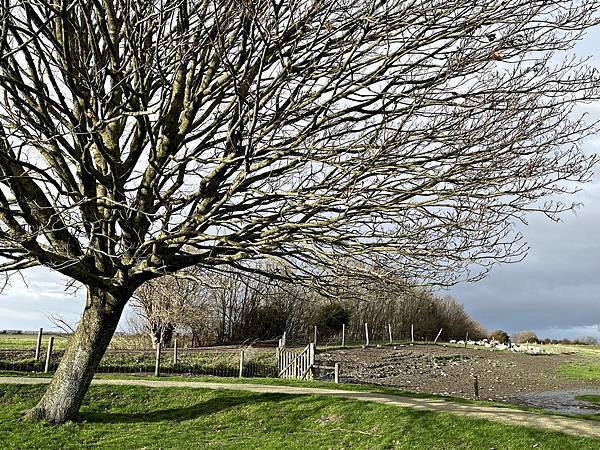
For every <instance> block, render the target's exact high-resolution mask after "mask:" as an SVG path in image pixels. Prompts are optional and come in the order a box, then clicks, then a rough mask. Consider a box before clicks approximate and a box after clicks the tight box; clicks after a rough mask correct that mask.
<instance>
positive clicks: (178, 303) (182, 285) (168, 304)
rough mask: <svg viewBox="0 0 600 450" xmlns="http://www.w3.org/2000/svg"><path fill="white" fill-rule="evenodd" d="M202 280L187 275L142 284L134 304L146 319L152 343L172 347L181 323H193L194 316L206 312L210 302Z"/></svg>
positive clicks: (145, 322) (145, 323) (135, 295)
mask: <svg viewBox="0 0 600 450" xmlns="http://www.w3.org/2000/svg"><path fill="white" fill-rule="evenodd" d="M199 294H200V292H199V289H198V283H197V282H196V281H195V280H193V279H189V278H185V277H174V276H165V277H162V278H160V279H158V280H154V281H150V282H148V283H145V284H143V285H142V286H140V287H139V288H138V289H137V291H136V292H135V294H134V295H133V300H132V306H133V307H134V308H135V309H136V310H137V313H138V314H139V315H140V316H141V317H142V318H143V323H144V326H145V328H146V330H145V331H146V333H147V334H148V335H149V336H150V338H151V339H152V345H153V346H154V347H156V346H157V345H158V344H159V343H160V344H161V345H163V346H170V345H171V341H172V338H173V333H174V332H175V328H176V327H177V325H180V326H181V325H184V324H189V323H191V316H194V315H196V311H197V312H200V313H201V312H204V311H203V310H204V304H205V303H206V301H205V299H204V297H203V296H201V295H199Z"/></svg>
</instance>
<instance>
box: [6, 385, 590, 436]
mask: <svg viewBox="0 0 600 450" xmlns="http://www.w3.org/2000/svg"><path fill="white" fill-rule="evenodd" d="M49 382H50V379H49V378H27V377H2V378H0V384H47V383H49ZM92 384H95V385H118V386H143V387H151V388H157V387H178V388H195V389H227V390H237V391H249V392H257V393H276V394H291V395H321V396H328V397H338V398H348V399H353V400H360V401H367V402H373V403H381V404H384V405H391V406H400V407H402V408H413V409H417V410H421V411H433V412H441V413H448V414H455V415H459V416H465V417H471V418H476V419H485V420H492V421H495V422H501V423H504V424H508V425H517V426H528V427H533V428H538V429H543V430H551V431H559V432H562V433H568V434H573V435H577V436H586V437H593V438H600V426H599V424H598V422H594V421H589V420H580V419H573V418H569V417H563V416H556V415H544V414H536V413H532V412H526V411H519V410H516V409H509V408H494V407H489V406H479V405H467V404H461V403H453V402H448V401H444V400H435V399H426V398H410V397H400V396H396V395H388V394H376V393H369V392H355V391H345V390H337V389H323V388H306V387H293V386H273V385H261V384H228V383H207V382H196V381H150V380H103V379H96V380H93V381H92Z"/></svg>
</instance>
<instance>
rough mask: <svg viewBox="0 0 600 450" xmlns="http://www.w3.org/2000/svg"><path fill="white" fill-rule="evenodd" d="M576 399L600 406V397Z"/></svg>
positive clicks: (583, 396)
mask: <svg viewBox="0 0 600 450" xmlns="http://www.w3.org/2000/svg"><path fill="white" fill-rule="evenodd" d="M575 398H576V399H577V400H581V401H584V402H590V403H594V404H596V405H598V406H600V395H578V396H577V397H575Z"/></svg>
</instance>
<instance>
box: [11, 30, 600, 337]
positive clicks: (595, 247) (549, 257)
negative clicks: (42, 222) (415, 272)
mask: <svg viewBox="0 0 600 450" xmlns="http://www.w3.org/2000/svg"><path fill="white" fill-rule="evenodd" d="M597 42H600V31H595V32H594V33H592V34H590V35H588V37H587V38H586V39H585V40H584V41H583V42H582V43H581V44H580V45H579V46H578V48H577V53H578V54H580V55H582V56H588V55H593V54H594V53H595V52H597V51H598V48H597V47H598V45H597V44H596V43H597ZM595 64H596V65H597V66H599V67H600V58H596V62H595ZM586 109H587V110H588V111H589V112H590V113H592V115H593V116H595V117H600V105H589V106H587V107H586ZM584 148H585V151H586V152H588V153H600V137H599V138H598V139H597V140H596V139H594V140H589V141H587V142H586V143H585V147H584ZM596 172H600V167H598V168H597V169H596ZM571 200H574V201H578V202H582V203H583V204H584V206H583V207H582V208H581V209H580V210H578V211H577V214H576V215H575V214H566V215H564V216H563V220H562V222H560V223H554V222H552V221H551V220H549V219H547V218H546V217H542V216H530V218H529V224H528V225H527V226H526V227H520V228H519V229H520V230H521V232H522V233H523V235H524V236H525V239H526V240H527V242H528V243H529V245H530V247H531V250H530V252H529V255H528V257H527V258H526V259H525V261H523V262H520V263H518V264H511V265H504V266H497V267H496V268H495V269H494V270H493V271H492V273H491V274H490V276H489V277H488V278H486V279H485V280H483V281H480V282H478V283H473V284H462V285H458V286H456V287H454V288H453V289H451V293H452V294H453V295H455V296H456V297H457V298H458V300H459V301H460V302H462V303H463V304H464V305H465V307H466V309H467V311H468V312H469V313H470V314H471V315H472V316H473V317H474V318H475V319H477V320H479V321H480V322H481V323H482V324H483V325H484V326H485V327H487V328H488V329H489V330H492V329H496V328H501V329H504V330H507V331H509V332H510V333H512V332H515V331H522V330H533V331H535V332H536V333H537V334H538V335H539V336H540V337H550V338H554V337H569V338H573V337H579V336H588V335H593V336H596V337H598V338H600V175H598V173H597V174H596V176H595V178H594V180H593V182H592V183H590V184H587V185H585V186H583V191H582V192H581V193H580V194H578V195H577V196H576V197H575V198H572V199H571ZM26 276H27V278H26V281H27V283H25V282H24V281H23V280H19V279H13V280H12V284H11V286H10V287H9V288H8V289H6V290H5V292H4V294H3V295H0V330H2V329H23V330H34V329H37V328H39V327H44V328H47V329H49V328H51V327H52V326H51V323H50V321H49V320H48V317H47V315H48V314H49V313H55V314H56V313H57V314H60V315H61V316H63V317H64V318H65V319H66V320H67V321H69V322H71V323H74V322H76V321H77V319H78V317H79V315H80V314H81V311H82V308H83V304H84V291H83V290H80V291H78V292H74V293H73V292H66V290H65V285H66V280H65V278H64V277H62V276H61V275H58V274H56V273H50V272H49V271H48V270H46V269H43V268H36V269H31V270H29V271H27V272H26Z"/></svg>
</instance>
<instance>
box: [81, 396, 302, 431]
mask: <svg viewBox="0 0 600 450" xmlns="http://www.w3.org/2000/svg"><path fill="white" fill-rule="evenodd" d="M294 397H296V396H294V395H289V394H253V395H244V396H232V397H217V398H212V399H210V400H206V401H204V402H201V403H198V404H196V405H191V406H185V407H180V408H168V409H160V410H155V411H140V412H134V413H113V412H98V411H85V412H82V413H81V414H80V416H79V420H81V421H85V422H88V423H110V424H119V423H143V422H163V421H175V422H182V421H187V420H194V419H197V418H199V417H202V416H208V415H211V414H215V413H218V412H221V411H225V410H227V409H231V408H235V407H236V406H241V405H245V404H249V403H251V404H257V403H272V402H281V401H286V400H290V399H292V398H294Z"/></svg>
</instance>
